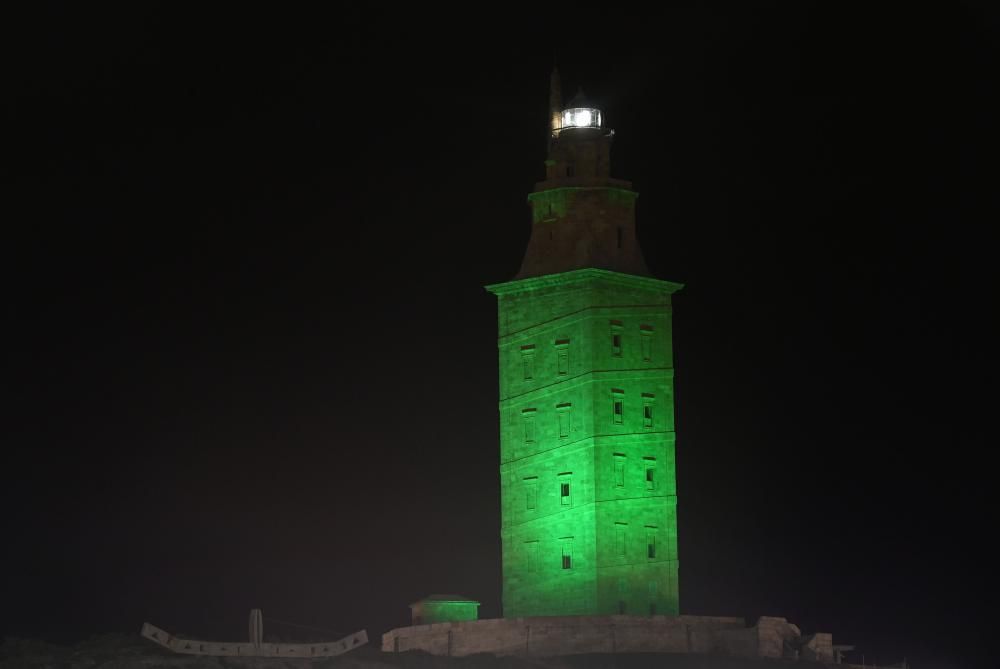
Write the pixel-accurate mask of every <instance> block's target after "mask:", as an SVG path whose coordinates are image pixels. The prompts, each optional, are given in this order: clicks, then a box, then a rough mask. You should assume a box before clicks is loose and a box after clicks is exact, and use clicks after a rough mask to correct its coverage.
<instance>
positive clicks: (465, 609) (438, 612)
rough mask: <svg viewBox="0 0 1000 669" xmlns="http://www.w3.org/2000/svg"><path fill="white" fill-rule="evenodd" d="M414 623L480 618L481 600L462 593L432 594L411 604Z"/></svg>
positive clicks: (455, 621) (448, 621) (450, 621)
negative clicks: (464, 595) (463, 595)
mask: <svg viewBox="0 0 1000 669" xmlns="http://www.w3.org/2000/svg"><path fill="white" fill-rule="evenodd" d="M410 613H411V617H412V619H413V622H412V624H413V625H431V624H433V623H457V622H465V621H467V620H478V619H479V602H477V601H476V600H474V599H469V598H468V597H462V596H461V595H430V596H429V597H424V598H423V599H421V600H419V601H416V602H413V603H412V604H410Z"/></svg>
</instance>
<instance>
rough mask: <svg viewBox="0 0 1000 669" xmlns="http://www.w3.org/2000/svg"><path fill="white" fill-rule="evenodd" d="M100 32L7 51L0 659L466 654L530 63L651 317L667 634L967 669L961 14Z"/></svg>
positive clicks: (224, 20)
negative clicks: (696, 621)
mask: <svg viewBox="0 0 1000 669" xmlns="http://www.w3.org/2000/svg"><path fill="white" fill-rule="evenodd" d="M134 4H139V3H133V4H129V5H125V6H122V7H117V8H114V9H108V8H98V9H95V8H94V7H93V6H91V5H89V4H88V5H86V6H84V5H80V6H79V7H74V8H68V9H67V8H63V9H59V8H57V7H55V6H54V7H52V8H49V9H45V10H40V11H36V12H34V13H31V14H23V15H18V16H12V17H8V19H7V20H6V21H5V23H6V28H7V32H8V33H9V35H8V37H7V38H5V39H6V41H7V44H8V48H9V52H8V56H7V57H6V58H5V59H4V69H5V70H6V73H5V74H4V89H5V95H4V98H6V101H5V103H4V111H5V117H6V122H5V123H4V135H5V139H4V145H5V146H6V147H7V148H5V149H4V151H3V153H4V154H5V160H4V161H3V162H4V172H5V173H4V182H5V185H6V186H7V187H8V188H9V195H7V196H5V197H4V210H5V211H6V213H5V215H4V216H3V244H2V253H3V258H2V267H3V290H4V299H3V304H4V316H5V317H4V326H3V333H4V339H5V340H6V344H5V346H4V347H3V352H4V357H3V365H4V368H3V375H2V377H3V379H4V382H5V383H4V385H5V386H6V391H5V395H6V396H7V400H6V401H5V402H4V405H5V406H4V408H5V411H4V413H5V414H6V415H7V418H6V419H5V420H4V421H3V428H2V432H0V439H2V443H3V445H4V447H5V448H4V456H3V472H4V477H3V479H4V483H3V486H2V501H3V504H4V509H5V519H4V520H5V522H4V533H3V537H4V538H3V542H2V546H3V548H2V551H0V555H2V557H0V561H2V562H0V564H2V566H3V571H2V578H3V581H2V583H3V592H2V596H0V600H2V601H3V606H2V607H0V634H3V635H16V636H34V637H44V638H49V639H52V640H57V641H73V640H77V639H80V638H82V637H85V636H87V635H90V634H93V633H98V632H109V631H124V632H130V633H133V632H135V633H137V632H138V630H139V627H140V625H141V624H142V622H143V621H145V620H149V621H151V622H154V623H155V624H158V625H160V626H162V627H165V628H167V629H169V630H171V631H177V632H181V631H183V632H187V633H190V634H193V635H197V636H201V637H215V638H226V637H229V638H240V637H242V635H243V634H244V633H245V625H246V615H247V612H248V610H249V609H250V608H251V607H254V606H257V607H261V608H263V610H264V616H265V623H267V619H268V618H269V617H272V618H275V619H282V620H287V621H292V622H300V623H303V624H306V625H311V626H314V627H318V628H322V629H325V630H330V631H331V633H337V634H340V633H348V632H352V631H354V630H356V629H361V628H366V629H367V630H368V632H369V634H370V635H371V636H372V638H373V640H375V641H376V642H377V639H378V635H380V634H381V633H382V632H383V631H385V630H386V629H388V628H391V627H395V626H399V625H403V624H406V623H407V621H408V609H407V604H408V603H409V602H411V601H413V600H415V599H417V598H419V597H421V596H424V595H426V594H429V593H432V592H458V593H463V594H466V595H468V596H470V597H474V598H477V599H480V600H481V601H482V602H483V605H482V611H481V613H482V614H483V615H484V616H495V615H498V614H499V593H500V560H499V539H498V537H499V482H498V456H499V443H498V426H497V423H498V415H497V398H498V395H497V393H498V380H497V368H496V306H495V298H494V297H493V296H491V295H490V294H488V293H487V292H486V291H485V290H483V286H484V285H485V284H490V283H495V282H500V281H504V280H507V279H510V278H511V277H512V276H513V274H514V273H515V272H516V270H517V268H518V266H519V262H520V259H521V255H522V253H523V250H524V248H525V244H526V241H527V236H528V232H529V225H530V222H529V217H528V210H527V206H526V194H527V193H528V192H529V191H530V190H531V188H532V186H533V183H534V182H535V181H537V180H539V179H540V178H541V177H542V173H543V169H542V161H543V159H544V157H545V154H544V151H545V134H546V125H545V124H546V105H547V85H548V76H549V71H550V68H551V64H552V59H553V53H555V57H556V59H557V60H558V62H559V65H560V69H561V70H562V72H563V74H564V87H565V89H567V90H568V91H569V92H573V91H574V90H575V89H576V86H577V85H583V86H584V87H585V90H586V92H587V93H588V95H589V96H590V97H592V98H593V99H595V100H596V101H598V102H599V104H600V105H601V106H602V107H603V109H604V110H605V113H606V118H607V119H608V121H609V125H610V126H611V127H613V128H615V130H616V133H617V134H616V144H615V148H614V166H615V172H616V174H617V176H619V177H622V178H628V179H632V180H633V181H634V183H635V185H636V189H637V190H638V191H639V192H640V193H641V194H642V195H641V198H640V200H639V210H638V216H639V237H640V241H641V243H642V245H643V248H644V251H645V255H646V258H647V260H648V262H649V264H650V266H651V267H652V268H653V271H654V273H655V274H656V275H657V276H658V277H660V278H664V279H669V280H674V281H680V282H683V283H685V284H686V288H685V289H684V290H683V292H681V293H680V294H678V295H677V297H676V298H675V331H674V339H675V351H676V360H675V365H676V370H677V371H676V375H677V376H676V399H677V405H676V412H677V430H678V442H677V443H678V448H677V457H678V488H679V525H680V528H679V531H680V542H679V543H680V551H681V608H682V612H684V613H692V614H719V615H746V616H748V617H750V618H751V619H753V618H755V617H756V616H758V615H762V614H768V615H779V616H785V617H787V618H789V619H790V620H792V621H793V622H796V623H797V624H799V625H800V626H801V627H802V628H803V629H804V631H806V632H813V631H830V632H833V634H834V640H835V642H842V643H852V642H853V643H857V644H858V645H859V648H860V649H861V650H862V651H863V652H864V653H865V656H866V659H867V660H868V661H869V662H870V661H872V660H875V661H879V662H895V661H899V660H900V659H902V657H903V656H904V655H905V656H906V657H907V658H908V659H909V660H910V661H911V663H913V665H914V666H915V667H918V666H920V667H952V666H954V667H958V666H984V667H985V666H994V665H993V663H994V662H995V658H991V657H990V655H989V654H988V649H987V642H988V640H989V638H990V637H991V635H992V634H994V633H995V629H993V628H992V627H991V625H992V620H991V618H992V617H993V615H992V614H993V607H994V605H995V604H994V600H993V599H991V596H990V595H988V594H987V593H988V592H989V591H990V587H991V586H990V585H989V584H990V583H993V585H995V583H994V582H993V578H994V575H995V566H994V565H993V564H992V563H991V560H992V558H991V557H990V556H991V555H993V553H992V552H990V551H988V550H987V545H988V544H989V543H990V542H991V541H992V540H993V539H994V537H993V535H994V534H995V530H996V527H997V517H996V513H995V511H993V512H991V511H989V508H991V506H990V501H991V500H992V498H993V488H994V482H995V478H996V477H995V471H994V469H993V465H992V460H993V459H994V458H993V456H994V455H995V454H994V453H993V451H994V449H995V447H996V437H995V429H994V427H993V425H992V424H991V423H992V420H991V419H992V418H993V416H994V414H995V402H994V398H995V381H994V379H995V376H994V370H995V365H994V357H995V354H994V350H995V345H996V339H995V333H994V331H993V330H992V328H991V327H990V323H989V321H990V317H991V316H993V312H995V311H996V305H997V297H996V288H995V286H996V285H997V276H996V274H997V272H996V268H995V264H996V260H997V256H996V249H995V247H994V246H993V244H992V236H993V231H994V228H995V227H996V225H997V220H1000V217H998V213H1000V207H998V206H997V205H998V203H997V194H996V161H997V152H996V142H995V136H996V133H995V124H996V118H997V117H998V111H1000V109H998V106H997V104H996V101H995V99H994V95H995V92H994V89H995V87H996V72H997V63H998V59H997V44H998V39H997V38H998V17H997V14H996V13H995V12H994V11H993V10H988V9H987V7H988V3H981V4H980V5H973V4H962V3H950V4H947V5H941V6H939V7H938V8H937V9H935V10H930V9H921V8H919V7H918V6H917V5H919V4H920V3H909V4H907V5H900V6H899V7H898V8H887V7H888V6H886V5H881V8H879V9H873V8H872V6H871V4H872V3H869V4H868V5H859V6H857V7H856V8H854V9H844V8H841V7H840V6H839V5H829V4H827V5H824V6H823V7H819V6H814V5H812V4H809V3H787V4H785V5H780V6H779V5H772V4H768V3H763V4H761V3H754V4H755V5H756V6H755V7H753V8H750V7H746V8H739V9H723V8H721V7H719V8H716V9H712V10H708V9H701V10H685V9H668V10H662V12H661V13H658V14H656V13H649V14H637V13H634V12H631V11H625V10H623V9H619V8H617V7H616V6H614V5H610V6H606V7H604V8H603V9H600V10H575V11H567V10H560V11H558V12H557V11H555V10H554V9H549V8H545V9H544V10H543V8H542V6H541V5H539V6H537V7H536V9H535V10H534V11H533V13H530V12H525V13H518V12H517V11H515V10H513V9H509V8H507V7H506V6H500V5H493V6H492V7H488V6H485V5H483V6H477V7H478V8H477V9H475V10H473V9H471V8H470V9H469V10H467V13H465V12H440V13H436V12H431V11H428V10H426V9H422V8H421V9H413V10H409V11H408V12H405V13H395V12H394V10H390V9H389V7H388V6H385V7H382V8H381V9H379V10H377V11H375V10H373V11H372V12H371V13H361V12H360V11H353V10H345V9H342V8H341V7H337V8H336V10H333V9H330V10H329V12H328V13H325V14H313V13H308V12H306V11H304V10H302V11H296V10H291V9H286V8H285V6H284V5H281V4H280V3H279V4H274V5H271V6H270V7H268V8H266V9H255V8H247V7H243V6H238V5H234V6H232V7H230V8H229V9H212V10H206V9H205V8H204V6H203V5H197V6H196V5H189V6H184V7H176V8H175V7H174V6H173V4H170V5H163V6H155V5H143V6H141V7H138V8H137V7H136V6H133V5H134ZM746 4H747V5H749V4H751V3H746ZM331 7H332V5H331ZM470 7H471V6H470ZM206 11H207V13H206ZM546 13H548V14H549V15H548V16H547V15H546ZM268 630H269V631H271V632H275V633H279V634H281V633H289V634H292V635H294V631H288V630H281V629H280V628H277V627H269V628H268ZM858 659H859V660H860V656H859V657H858ZM918 663H919V664H918Z"/></svg>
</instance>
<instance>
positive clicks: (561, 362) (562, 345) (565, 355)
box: [556, 339, 569, 376]
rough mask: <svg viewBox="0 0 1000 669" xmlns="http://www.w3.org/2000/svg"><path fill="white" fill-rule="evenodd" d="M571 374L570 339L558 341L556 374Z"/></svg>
mask: <svg viewBox="0 0 1000 669" xmlns="http://www.w3.org/2000/svg"><path fill="white" fill-rule="evenodd" d="M567 374H569V339H560V340H558V341H556V375H557V376H566V375H567Z"/></svg>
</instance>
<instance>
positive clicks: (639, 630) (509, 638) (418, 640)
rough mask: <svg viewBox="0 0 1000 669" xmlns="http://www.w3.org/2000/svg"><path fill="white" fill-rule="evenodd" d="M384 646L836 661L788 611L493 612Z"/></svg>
mask: <svg viewBox="0 0 1000 669" xmlns="http://www.w3.org/2000/svg"><path fill="white" fill-rule="evenodd" d="M382 650H383V652H397V653H399V652H404V651H408V650H420V651H424V652H427V653H431V654H432V655H447V656H462V655H472V654H474V653H491V654H494V655H517V656H553V655H576V654H582V653H704V654H713V655H728V656H734V657H771V658H787V659H802V660H815V661H820V662H834V661H835V660H834V647H833V637H832V635H831V634H828V633H817V634H811V635H807V636H803V635H802V633H801V632H800V631H799V628H798V627H797V626H795V625H793V624H791V623H789V622H788V621H787V620H785V619H784V618H772V617H761V618H760V619H759V620H758V621H757V624H756V625H753V626H750V627H748V626H747V624H746V621H745V620H744V619H743V618H735V617H723V616H627V615H623V616H560V617H555V616H553V617H535V618H492V619H486V620H474V621H466V622H454V623H436V624H433V625H413V626H410V627H398V628H396V629H393V630H389V631H388V632H386V633H385V634H383V635H382Z"/></svg>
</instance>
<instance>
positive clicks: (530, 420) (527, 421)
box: [521, 409, 536, 444]
mask: <svg viewBox="0 0 1000 669" xmlns="http://www.w3.org/2000/svg"><path fill="white" fill-rule="evenodd" d="M535 413H536V410H535V409H525V410H524V411H522V412H521V419H522V420H523V422H524V443H526V444H531V443H534V441H535Z"/></svg>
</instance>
